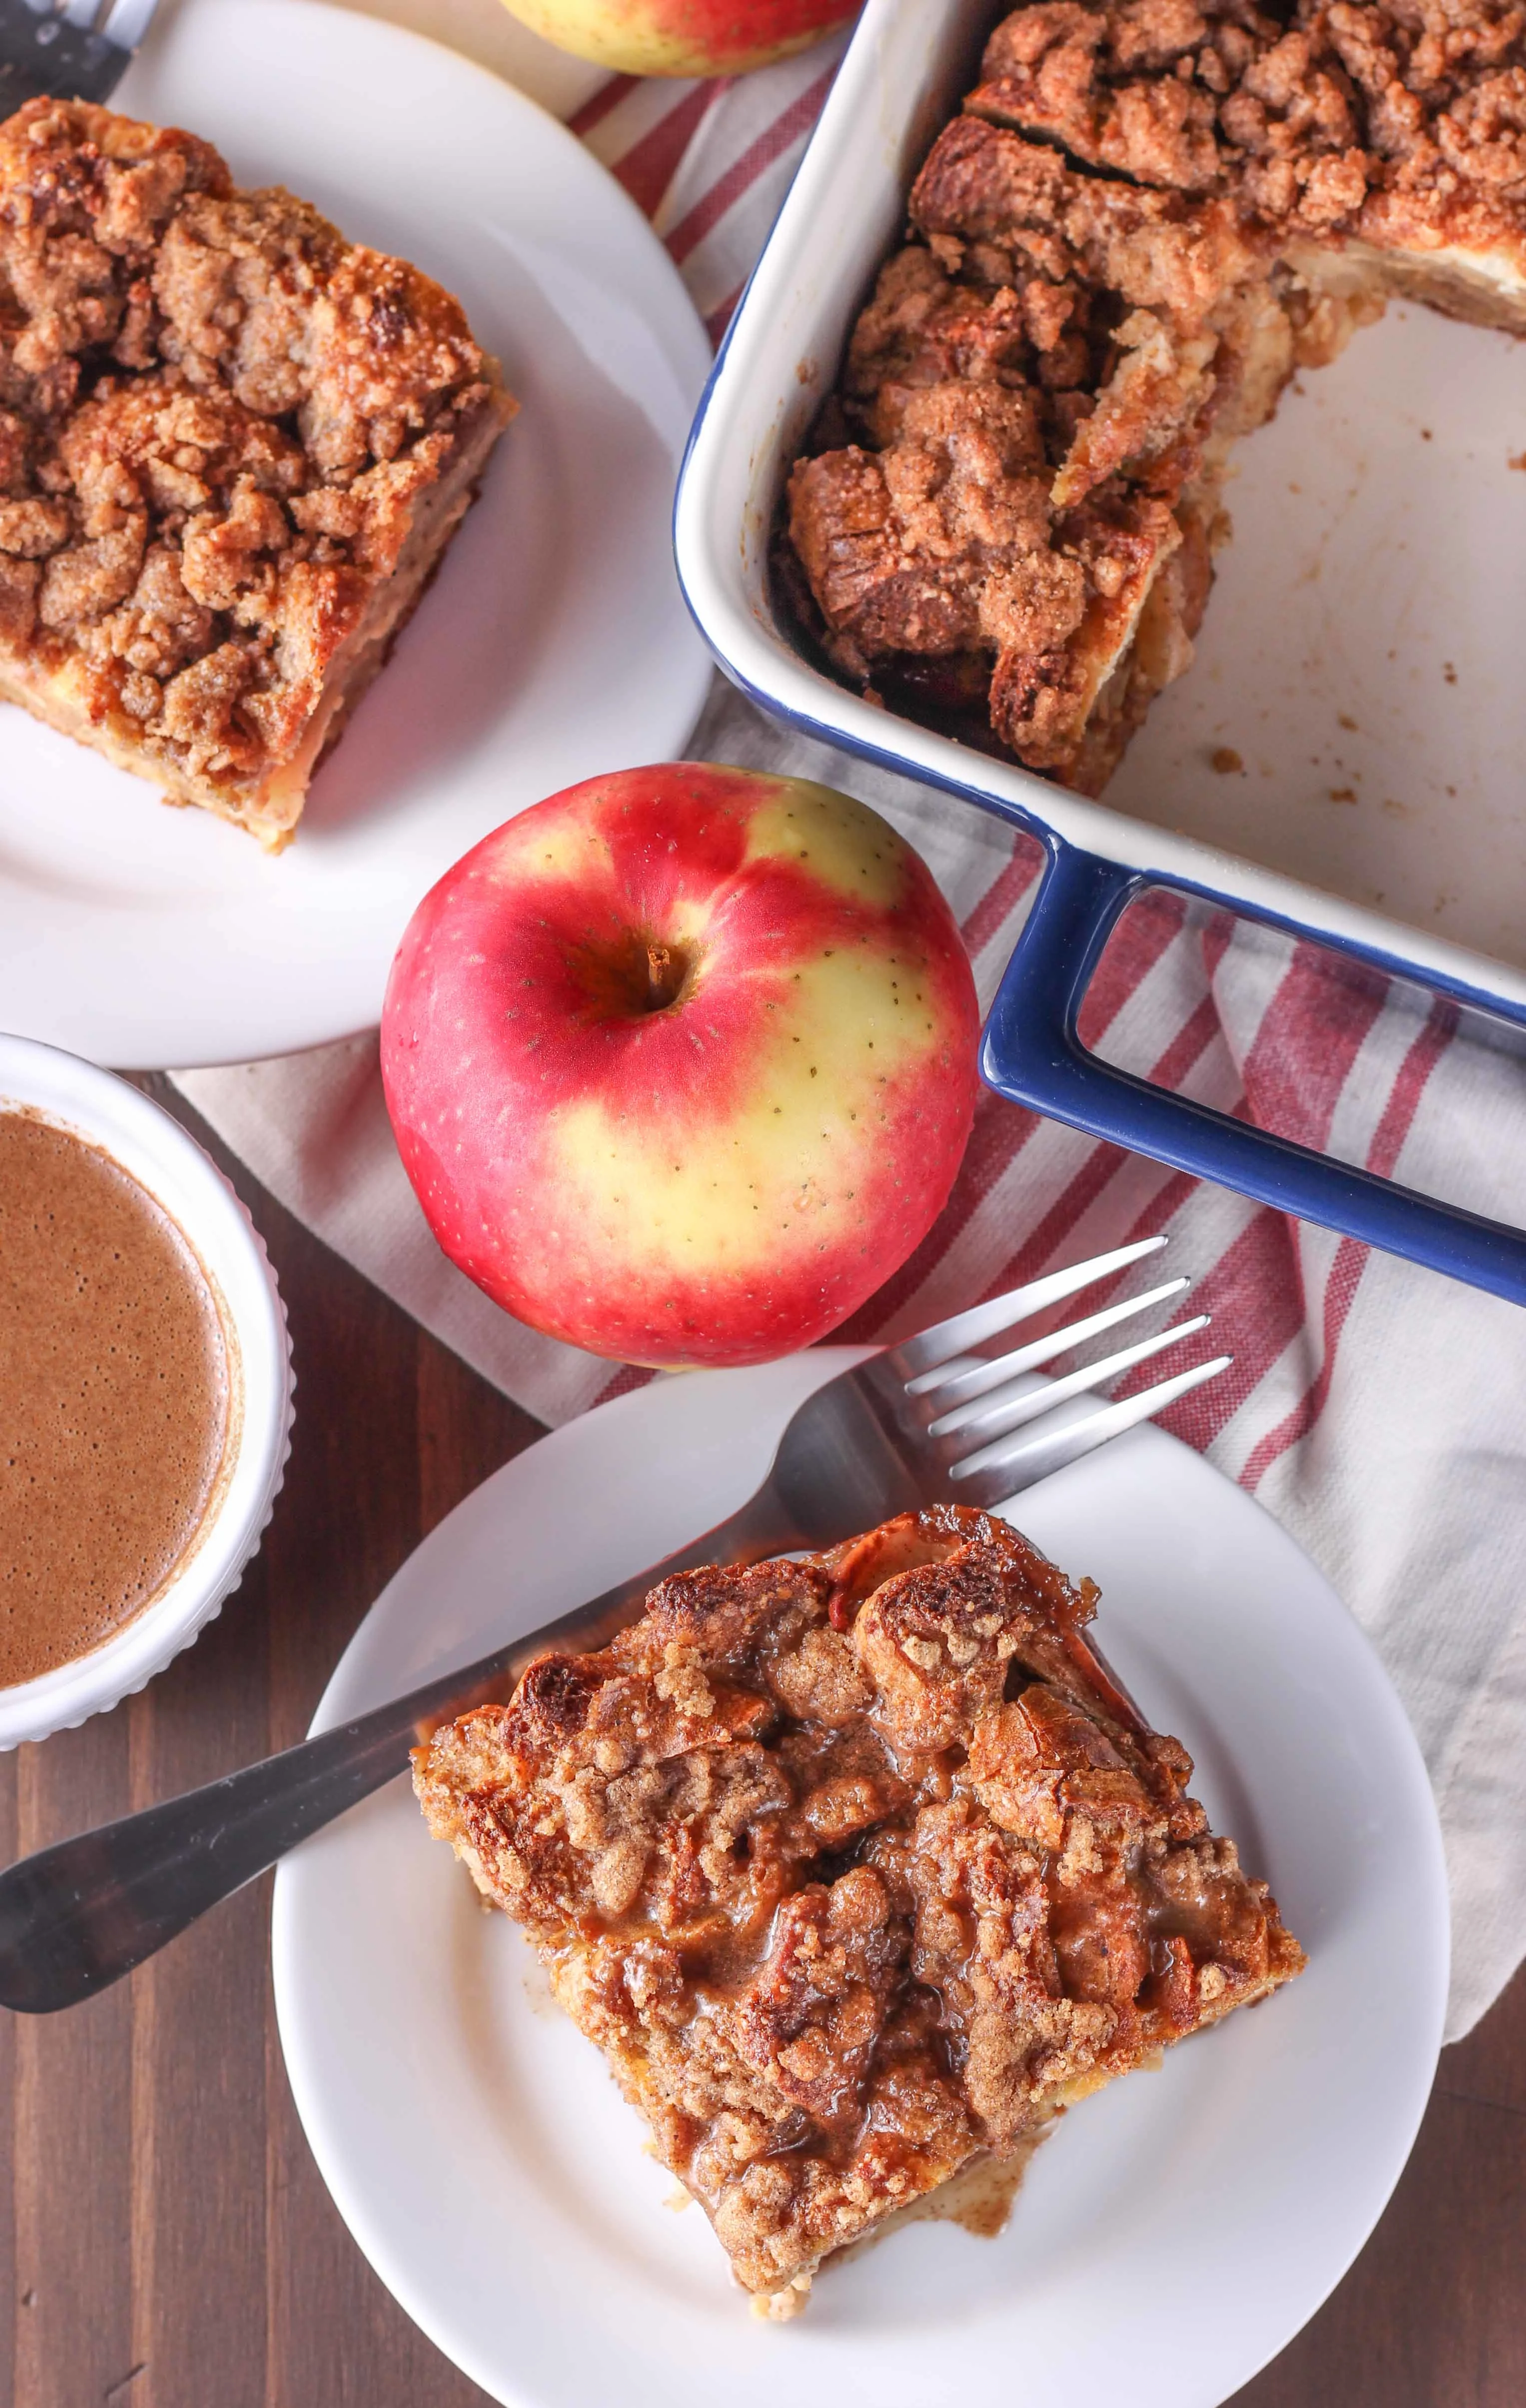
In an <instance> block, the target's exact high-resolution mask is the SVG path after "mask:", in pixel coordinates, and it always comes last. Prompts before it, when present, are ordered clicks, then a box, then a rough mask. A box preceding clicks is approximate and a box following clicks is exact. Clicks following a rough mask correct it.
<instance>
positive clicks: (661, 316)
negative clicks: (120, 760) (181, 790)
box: [0, 0, 709, 1069]
mask: <svg viewBox="0 0 1526 2408" xmlns="http://www.w3.org/2000/svg"><path fill="white" fill-rule="evenodd" d="M164 13H165V14H166V15H168V17H169V22H167V23H166V24H164V26H162V27H156V28H155V30H154V32H153V34H152V36H150V41H149V44H148V46H147V48H146V50H145V51H144V54H143V56H142V57H141V58H140V59H139V61H138V62H137V64H136V65H135V67H134V68H133V69H132V71H131V73H130V74H129V75H128V77H127V79H126V80H125V82H124V83H123V84H122V86H121V92H120V93H119V95H118V105H119V106H120V107H121V108H123V109H125V110H126V111H127V112H128V113H129V114H136V115H140V116H144V117H148V118H151V119H154V120H157V121H158V122H162V123H170V124H180V125H186V126H189V127H191V128H192V129H193V131H194V132H196V133H198V134H203V135H206V136H207V137H208V138H209V139H210V140H211V141H213V142H215V143H217V145H218V146H219V148H220V149H221V151H222V152H223V154H224V156H225V157H226V159H227V160H228V162H229V165H230V166H231V167H232V169H233V172H234V175H235V179H237V181H239V182H240V183H243V184H265V183H284V184H288V185H290V186H291V187H292V190H293V191H294V192H298V193H302V194H303V195H304V196H305V197H306V198H307V199H309V200H312V201H315V202H316V203H317V205H318V207H319V208H321V209H322V210H324V211H325V212H326V213H327V214H328V215H329V216H330V217H332V218H333V219H334V220H335V222H337V223H338V224H339V225H340V226H342V227H343V229H344V230H345V232H346V233H347V234H349V235H350V236H352V237H354V238H355V239H356V240H357V241H364V242H368V243H371V244H373V245H375V246H376V247H377V248H378V250H382V251H396V252H399V253H401V254H402V255H403V256H405V257H406V258H408V259H411V260H413V261H415V262H416V263H417V265H419V266H421V267H423V268H425V269H427V270H428V272H429V273H430V274H431V275H432V276H435V277H437V278H439V279H440V280H441V281H442V282H443V283H444V284H446V285H448V286H449V289H450V290H451V291H452V292H453V293H456V294H459V295H460V297H461V299H462V301H463V302H464V305H465V308H466V312H467V315H468V317H469V318H470V320H471V322H472V326H473V328H474V330H475V331H476V333H477V334H478V337H480V339H481V340H482V341H483V342H484V343H485V344H486V345H487V346H488V348H489V349H490V350H492V351H494V352H496V353H497V355H498V357H499V358H500V359H501V360H502V362H503V364H504V369H505V373H506V377H507V379H508V381H509V384H510V386H511V387H512V388H513V390H514V392H515V393H516V394H518V396H519V398H520V402H521V412H520V416H519V417H518V418H517V419H516V421H515V422H514V423H513V425H512V426H511V427H510V428H509V430H508V432H507V434H506V436H505V437H504V438H503V441H502V442H501V443H500V445H499V447H498V450H497V452H496V453H495V454H494V457H493V461H492V465H491V466H490V468H489V472H488V475H487V478H486V480H485V481H484V486H483V491H482V495H481V498H480V500H479V501H478V504H477V506H476V508H475V509H473V510H472V512H471V514H470V516H469V517H468V519H467V521H466V523H465V525H464V528H463V530H462V532H461V534H460V535H459V536H458V537H457V538H456V540H455V542H454V544H453V545H452V547H451V549H450V551H449V553H448V555H447V557H446V561H445V565H444V566H443V568H442V569H441V571H440V574H439V576H438V578H437V579H436V581H435V585H434V587H433V589H432V591H431V592H430V593H429V594H428V595H426V596H425V598H424V601H423V603H422V605H421V608H420V609H419V610H418V612H417V614H416V615H415V617H414V619H413V622H412V624H410V625H409V627H408V628H407V629H406V632H405V634H404V636H403V638H402V639H401V641H400V642H399V644H398V648H397V652H396V653H395V655H394V657H393V659H392V662H391V664H390V665H389V667H387V669H386V670H385V672H384V673H383V675H382V676H381V677H380V678H379V679H378V681H377V683H376V685H375V686H374V687H373V689H372V691H371V693H370V694H369V695H367V697H366V699H365V701H364V703H363V705H362V706H361V708H360V710H358V711H357V713H356V716H355V720H354V723H353V724H352V725H351V726H350V727H349V730H348V731H347V733H346V735H345V738H344V740H343V742H342V743H340V744H339V745H338V746H336V748H335V752H334V753H333V755H332V756H331V758H330V759H329V760H328V761H327V762H326V763H325V764H324V766H323V767H322V768H321V770H320V771H319V774H318V776H317V778H316V779H315V781H314V782H313V787H312V792H311V796H310V798H309V801H308V805H307V812H306V814H305V816H304V818H303V821H302V824H301V826H300V828H299V830H298V834H297V838H296V841H295V843H294V844H293V845H292V847H291V848H290V850H289V851H288V852H286V853H283V854H282V855H281V856H280V858H279V859H278V860H270V859H268V858H266V857H265V856H264V854H262V853H261V852H260V849H259V847H258V846H257V845H256V844H255V842H254V841H253V839H251V838H250V837H248V836H246V835H244V834H242V833H241V832H240V831H239V830H237V829H235V828H230V827H226V826H224V825H222V824H221V823H220V822H218V821H216V820H213V819H211V818H209V817H208V816H207V814H206V813H204V812H201V811H195V810H168V809H166V807H165V806H164V804H163V803H162V802H161V801H160V800H159V798H158V796H157V795H156V794H155V792H154V790H153V788H152V787H151V786H150V785H149V784H147V783H146V782H144V781H142V780H140V779H136V778H131V777H128V776H126V775H125V774H124V773H123V772H121V771H120V770H116V769H112V768H110V767H107V764H106V763H105V762H103V761H100V760H98V759H97V758H95V756H94V755H93V754H92V753H87V752H85V751H84V750H83V749H82V748H81V747H80V746H78V745H76V744H73V743H70V742H69V741H68V740H67V739H66V738H64V737H61V736H55V735H52V734H50V732H49V731H48V730H47V729H46V728H43V727H40V726H38V725H37V724H36V723H35V722H34V721H32V720H30V719H28V718H27V717H26V715H25V713H24V712H22V711H21V710H0V1028H7V1029H11V1030H13V1031H15V1032H16V1033H17V1034H18V1035H21V1036H26V1037H36V1038H41V1039H45V1040H46V1041H47V1042H49V1043H50V1044H53V1045H62V1046H65V1047H67V1048H68V1049H70V1050H71V1051H72V1052H74V1053H78V1054H89V1055H91V1056H92V1057H93V1058H94V1059H95V1060H98V1061H102V1062H106V1063H109V1064H111V1065H112V1066H113V1067H114V1068H119V1069H122V1068H157V1067H163V1066H165V1065H169V1066H173V1067H174V1068H185V1067H189V1066H192V1065H195V1064H202V1063H211V1062H228V1061H244V1060H249V1059H251V1058H253V1057H254V1056H256V1055H264V1054H279V1053H286V1052H291V1051H294V1050H295V1049H297V1048H299V1047H302V1046H307V1045H317V1044H321V1043H322V1042H323V1041H324V1040H325V1039H329V1038H334V1037H342V1036H345V1035H348V1034H349V1033H351V1032H353V1031H354V1030H357V1029H360V1028H364V1027H367V1026H369V1025H371V1024H373V1023H374V1022H375V1021H376V1020H377V1018H378V1015H379V1012H380V1009H381V997H382V990H383V987H384V985H385V982H386V976H387V968H388V965H389V963H390V962H391V960H392V953H393V951H394V949H395V947H396V944H397V940H398V938H399V937H400V936H401V934H402V932H403V928H404V925H405V924H406V920H407V917H408V914H409V912H410V911H411V910H412V909H413V907H414V905H415V904H416V903H417V902H418V900H419V898H420V896H421V895H422V894H423V893H424V892H425V890H426V888H428V887H429V886H430V885H432V884H433V882H434V881H435V879H436V878H438V877H439V876H440V874H441V873H442V871H444V870H445V869H447V868H448V867H449V865H450V863H451V862H452V861H454V860H455V859H456V858H457V857H458V855H460V854H461V853H464V851H465V850H466V849H467V847H468V846H469V845H472V844H475V843H476V842H477V840H478V838H479V837H482V836H485V835H487V833H488V832H489V830H490V829H492V828H494V827H496V826H498V824H500V823H501V822H502V821H504V820H506V819H507V818H508V817H509V816H510V814H511V813H512V812H514V811H517V810H522V809H523V807H524V806H525V805H526V804H528V803H533V802H535V801H537V800H538V799H539V798H540V797H541V796H543V795H549V794H553V793H555V792H556V790H557V789H558V788H559V787H562V786H565V785H568V784H570V783H572V782H573V781H575V780H577V779H579V778H587V777H592V776H593V775H594V774H595V773H597V772H598V771H601V770H605V769H614V768H623V767H630V766H632V765H633V764H636V763H640V762H643V761H656V760H663V759H665V758H668V757H670V756H671V755H672V754H673V753H676V752H679V751H681V750H682V746H683V743H684V739H685V738H686V736H687V735H688V732H689V729H690V727H691V726H692V724H693V721H694V718H695V716H696V714H697V712H698V710H699V707H700V704H701V701H702V699H703V697H704V693H705V688H706V681H707V678H708V674H709V671H708V666H707V659H706V653H705V650H704V647H703V645H702V644H701V642H700V639H699V638H698V636H697V635H696V634H695V633H694V630H693V628H692V624H691V622H690V619H689V616H688V613H687V611H686V610H685V609H684V606H683V604H682V601H681V600H680V598H679V595H678V590H677V582H676V581H675V579H674V575H673V567H672V559H671V548H670V544H669V535H668V521H669V514H670V511H671V507H672V495H673V484H674V480H675V477H676V475H677V464H678V460H679V458H680V456H681V453H682V450H683V444H684V439H685V437H686V435H687V433H688V428H689V422H690V418H691V415H692V410H693V406H694V402H695V399H696V397H697V395H698V393H699V390H700V387H701V385H702V383H703V382H704V379H705V375H706V368H707V366H708V358H709V352H708V346H707V344H706V338H705V334H704V330H703V328H702V327H701V325H700V323H699V320H698V319H697V317H696V316H695V314H694V310H693V308H692V304H691V302H690V301H689V298H688V296H687V294H685V292H684V289H683V286H682V284H681V283H680V282H679V279H678V277H677V272H676V270H675V269H674V267H673V265H672V264H671V262H670V261H669V259H668V257H667V254H666V253H665V251H663V248H662V245H661V244H660V243H659V242H658V240H657V238H656V236H654V235H653V234H652V232H651V230H650V228H649V225H648V224H647V222H646V221H645V220H644V219H643V218H642V217H641V215H640V213H639V212H638V211H637V210H636V209H635V207H634V206H633V205H632V203H631V202H630V201H629V200H628V199H627V198H626V196H625V194H624V193H622V192H621V191H620V187H619V185H618V184H616V183H615V181H614V179H612V178H611V177H610V176H608V175H606V172H605V170H604V169H603V168H602V167H601V166H599V165H597V163H596V162H595V161H594V160H593V159H592V157H591V156H590V154H589V153H588V152H587V151H586V150H584V148H583V146H582V145H581V144H580V143H579V142H578V141H577V140H575V138H574V137H573V136H571V135H570V134H568V133H567V132H566V130H565V128H564V127H563V126H561V125H559V124H557V122H555V120H554V119H553V118H550V117H549V116H547V115H546V114H545V112H544V111H543V110H541V109H539V108H536V107H535V103H534V102H532V101H529V100H526V99H524V98H523V96H522V95H521V93H517V92H514V91H513V90H511V89H510V87H509V86H508V85H507V84H506V83H502V82H500V81H499V79H497V78H496V77H495V76H492V75H489V74H488V73H486V71H485V70H483V69H482V68H480V67H476V66H473V65H470V64H469V62H468V61H466V60H465V59H463V58H460V57H458V56H457V55H456V54H455V53H454V52H453V51H450V50H443V49H441V48H439V47H438V46H437V45H435V43H432V42H428V41H425V40H423V39H422V38H421V36H418V35H416V34H409V33H405V32H403V31H401V30H400V29H399V28H397V27H395V26H392V25H385V24H381V23H379V22H376V21H375V20H372V19H369V18H366V17H363V16H358V15H355V14H353V13H351V12H349V11H347V10H344V9H340V8H329V7H320V6H317V5H316V0H182V5H181V6H180V7H178V8H176V9H175V10H174V11H173V12H169V11H166V12H164Z"/></svg>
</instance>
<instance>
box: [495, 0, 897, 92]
mask: <svg viewBox="0 0 1526 2408" xmlns="http://www.w3.org/2000/svg"><path fill="white" fill-rule="evenodd" d="M857 6H858V0H506V7H508V8H509V9H510V10H511V12H512V13H513V15H515V16H516V17H518V18H519V19H520V20H521V22H523V23H524V24H526V25H528V26H530V27H531V29H532V31H533V32H535V33H537V34H543V35H544V36H545V37H546V39H547V41H549V42H554V43H555V44H556V47H557V49H558V50H571V51H572V52H573V53H574V55H575V56H576V57H578V58H580V59H594V60H596V61H597V62H598V63H599V65H601V66H606V67H613V68H615V69H617V70H618V71H619V72H620V73H621V74H623V75H638V76H720V75H745V74H746V73H747V71H748V69H749V67H763V66H768V65H771V64H772V62H773V61H774V60H775V59H783V58H788V57H789V55H790V53H791V51H792V50H806V48H807V47H808V46H809V44H810V43H812V42H818V41H820V38H821V36H822V35H823V34H828V33H830V32H831V31H832V29H833V27H834V26H835V25H843V24H846V23H847V22H848V20H849V17H851V16H852V14H853V13H854V10H855V8H856V7H857Z"/></svg>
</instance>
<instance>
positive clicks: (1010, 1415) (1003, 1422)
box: [928, 1312, 1209, 1480]
mask: <svg viewBox="0 0 1526 2408" xmlns="http://www.w3.org/2000/svg"><path fill="white" fill-rule="evenodd" d="M1208 1320H1209V1315H1208V1314H1207V1313H1205V1312H1200V1313H1197V1314H1195V1315H1194V1317H1193V1318H1192V1320H1191V1321H1182V1322H1178V1323H1177V1326H1176V1327H1175V1328H1173V1329H1162V1331H1161V1332H1160V1334H1159V1335H1158V1336H1157V1337H1154V1338H1142V1339H1140V1340H1139V1341H1138V1342H1137V1344H1135V1345H1134V1346H1125V1347H1122V1348H1120V1351H1119V1353H1118V1354H1116V1355H1105V1356H1104V1358H1103V1360H1102V1361H1101V1362H1100V1363H1088V1364H1086V1365H1085V1366H1084V1367H1083V1368H1082V1369H1080V1370H1079V1371H1071V1372H1068V1373H1067V1374H1066V1376H1065V1378H1064V1379H1062V1380H1050V1381H1047V1382H1045V1383H1043V1384H1042V1385H1040V1386H1038V1387H1036V1388H1031V1387H1028V1386H1027V1384H1026V1383H1024V1387H1023V1393H1022V1394H1021V1395H1020V1396H1010V1395H1007V1396H1000V1397H996V1398H992V1399H991V1401H990V1402H989V1403H986V1404H982V1405H976V1406H969V1405H966V1406H965V1407H964V1409H963V1412H958V1413H949V1414H948V1415H947V1416H946V1417H945V1419H944V1420H942V1421H941V1422H934V1424H933V1426H932V1428H931V1430H930V1431H929V1433H928V1435H929V1437H931V1438H944V1437H954V1436H958V1437H961V1438H966V1439H969V1440H971V1441H974V1442H975V1444H973V1445H972V1448H971V1452H970V1453H969V1454H968V1455H961V1456H960V1457H959V1459H958V1460H957V1461H956V1463H955V1464H954V1467H953V1476H954V1478H955V1479H956V1480H957V1479H958V1478H959V1477H960V1475H961V1474H962V1473H963V1472H965V1471H978V1470H979V1469H981V1468H982V1466H983V1465H984V1463H985V1462H986V1460H987V1458H988V1456H989V1457H991V1458H992V1459H994V1457H995V1456H996V1455H999V1454H1001V1453H1002V1452H1003V1451H1004V1450H1003V1449H1002V1448H1000V1447H999V1446H998V1445H997V1444H996V1441H998V1440H999V1439H1002V1438H1004V1437H1005V1434H1006V1432H1007V1431H1008V1430H1015V1429H1020V1428H1021V1427H1022V1426H1023V1425H1024V1423H1026V1422H1036V1421H1037V1420H1038V1418H1039V1416H1040V1414H1041V1413H1047V1412H1050V1411H1051V1410H1052V1409H1053V1407H1054V1406H1056V1405H1062V1404H1065V1403H1066V1402H1067V1401H1068V1400H1069V1398H1072V1397H1084V1396H1087V1395H1089V1394H1090V1392H1091V1389H1093V1388H1100V1387H1102V1386H1103V1385H1104V1384H1105V1382H1107V1381H1108V1380H1111V1379H1114V1378H1116V1377H1117V1376H1118V1374H1119V1373H1120V1372H1121V1371H1132V1370H1133V1369H1134V1365H1135V1364H1136V1363H1148V1361H1149V1360H1150V1357H1151V1356H1152V1355H1163V1354H1164V1353H1165V1350H1166V1348H1167V1347H1168V1346H1176V1345H1177V1344H1178V1343H1179V1342H1180V1340H1182V1339H1184V1338H1191V1336H1192V1335H1193V1334H1194V1332H1195V1331H1197V1330H1199V1329H1206V1327H1207V1326H1208ZM981 1441H986V1442H985V1443H983V1444H982V1443H981ZM977 1447H978V1452H977V1451H976V1450H977Z"/></svg>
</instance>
